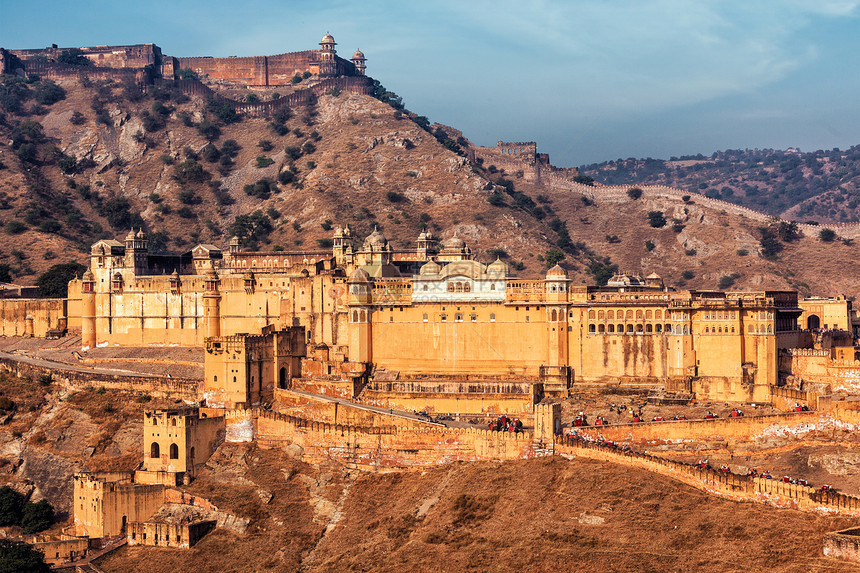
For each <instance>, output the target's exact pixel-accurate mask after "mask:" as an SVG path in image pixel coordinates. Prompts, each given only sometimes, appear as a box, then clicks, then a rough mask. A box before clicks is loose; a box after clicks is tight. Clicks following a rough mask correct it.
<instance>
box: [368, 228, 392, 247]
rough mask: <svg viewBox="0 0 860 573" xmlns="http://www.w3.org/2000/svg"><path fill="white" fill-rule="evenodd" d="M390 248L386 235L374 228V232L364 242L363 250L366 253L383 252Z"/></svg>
mask: <svg viewBox="0 0 860 573" xmlns="http://www.w3.org/2000/svg"><path fill="white" fill-rule="evenodd" d="M386 247H388V239H386V238H385V235H383V234H382V233H380V232H379V229H378V228H377V227H375V226H374V227H373V232H372V233H371V234H370V235H368V236H367V238H366V239H365V240H364V244H363V245H362V248H363V249H364V250H365V251H381V250H384V249H385V248H386Z"/></svg>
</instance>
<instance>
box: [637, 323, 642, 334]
mask: <svg viewBox="0 0 860 573" xmlns="http://www.w3.org/2000/svg"><path fill="white" fill-rule="evenodd" d="M636 332H640V333H641V332H642V325H641V324H637V325H636Z"/></svg>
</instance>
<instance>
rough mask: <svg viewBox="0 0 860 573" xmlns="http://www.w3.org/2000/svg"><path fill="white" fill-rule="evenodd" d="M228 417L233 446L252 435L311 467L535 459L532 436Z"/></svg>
mask: <svg viewBox="0 0 860 573" xmlns="http://www.w3.org/2000/svg"><path fill="white" fill-rule="evenodd" d="M226 418H227V436H228V438H227V439H228V441H230V440H234V441H243V439H244V438H245V436H246V435H247V434H248V432H249V431H250V433H251V435H252V438H253V439H254V440H256V442H257V443H258V444H260V446H262V447H285V446H288V445H295V446H298V447H300V448H301V451H302V458H303V460H304V461H306V462H308V463H317V462H321V461H324V460H327V459H335V460H338V461H341V462H343V463H346V464H347V465H349V466H350V467H355V468H360V469H365V470H372V471H384V470H387V469H396V468H414V467H426V466H435V465H438V464H444V463H450V462H456V461H477V460H483V459H500V460H505V459H523V458H530V457H534V456H535V455H536V451H535V448H534V445H533V443H532V436H531V434H515V433H509V432H490V431H487V430H479V429H474V428H465V429H463V428H456V429H455V428H442V427H428V428H420V429H419V428H402V427H390V426H389V427H375V428H374V427H358V426H350V425H341V424H328V423H325V422H315V421H309V420H303V419H301V418H296V417H294V416H289V415H285V414H279V413H276V412H267V411H263V410H258V409H254V410H233V411H229V412H227V413H226ZM249 422H250V425H251V426H253V427H252V428H249V427H248V424H249ZM233 425H239V426H241V431H231V426H233ZM237 438H238V439H237Z"/></svg>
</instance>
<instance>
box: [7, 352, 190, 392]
mask: <svg viewBox="0 0 860 573" xmlns="http://www.w3.org/2000/svg"><path fill="white" fill-rule="evenodd" d="M0 368H2V369H4V370H6V371H7V372H11V373H13V374H15V375H16V376H19V377H22V376H30V377H31V378H35V377H38V376H42V375H50V376H52V377H53V379H54V380H55V381H58V382H63V383H65V384H68V385H69V387H70V388H72V389H74V390H83V389H85V388H86V387H88V386H103V387H105V388H106V389H109V390H129V391H132V392H139V393H142V394H150V395H152V396H154V397H156V398H175V399H182V400H189V401H197V400H198V399H199V396H200V395H201V393H202V391H203V380H195V379H185V378H163V377H160V376H134V375H129V376H125V375H121V374H113V375H111V374H103V373H99V372H86V371H76V370H62V369H60V368H58V367H57V368H55V367H47V366H38V365H35V364H27V363H25V362H21V361H18V360H14V359H11V358H2V357H0Z"/></svg>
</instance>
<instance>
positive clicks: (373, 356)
mask: <svg viewBox="0 0 860 573" xmlns="http://www.w3.org/2000/svg"><path fill="white" fill-rule="evenodd" d="M333 243H334V246H333V248H332V250H331V251H325V252H324V251H308V252H283V251H282V252H245V251H242V250H241V249H240V248H239V246H238V242H237V241H232V242H231V244H230V245H229V246H228V248H227V250H226V251H222V250H221V249H219V248H218V247H216V246H214V245H198V246H197V247H195V248H194V249H192V250H191V251H189V252H187V253H184V254H181V255H173V256H163V255H152V254H150V253H149V252H148V249H147V241H146V237H145V234H144V233H142V232H138V233H134V232H132V233H129V235H128V236H127V237H126V240H125V242H124V243H120V242H118V241H110V240H105V241H99V242H98V243H96V244H95V245H93V247H92V249H91V258H90V268H89V269H88V271H87V272H86V273H85V275H84V276H83V278H82V279H78V280H74V281H72V282H71V283H70V291H69V292H70V300H69V307H70V308H71V309H73V310H70V317H69V324H70V327H72V328H74V326H75V325H76V324H80V328H81V332H82V335H83V344H84V346H88V347H92V346H97V345H98V346H103V345H131V346H141V345H144V346H145V345H161V344H176V345H193V346H204V345H205V346H207V348H209V347H210V346H212V345H213V344H215V343H216V341H217V342H219V343H221V344H227V345H230V344H232V343H233V342H235V341H232V342H231V340H232V339H231V338H230V337H232V336H235V335H238V334H250V335H260V334H262V333H264V329H269V330H267V332H270V331H272V330H273V329H274V331H285V330H286V329H290V328H293V327H298V328H299V329H301V334H299V335H296V334H295V333H293V334H291V335H289V336H290V340H291V342H290V349H287V350H283V349H282V350H280V351H279V350H277V349H275V350H271V349H270V350H271V352H275V353H277V352H280V353H281V355H282V356H287V355H291V356H295V355H296V348H298V346H299V344H300V343H301V344H305V345H307V350H306V352H305V353H306V354H307V355H308V357H309V358H308V361H313V360H317V359H318V360H323V359H322V358H315V357H318V356H320V355H319V353H317V352H316V350H317V349H324V355H325V358H324V360H323V361H324V362H326V366H325V368H317V369H316V370H315V371H323V372H335V373H336V375H338V376H340V375H341V373H344V372H349V373H350V375H352V376H367V375H368V374H369V373H370V372H371V371H372V370H373V369H376V370H377V371H379V370H388V371H392V372H395V373H396V375H397V376H399V377H400V378H401V379H402V378H409V377H438V376H443V377H448V378H463V379H468V378H475V377H480V378H483V379H501V378H506V377H507V378H515V379H522V380H542V381H544V382H546V383H547V384H552V383H555V384H558V385H560V386H561V387H562V388H564V387H565V386H566V385H567V384H569V383H570V382H571V381H572V382H573V383H574V384H618V383H632V384H655V383H660V384H665V385H667V386H668V387H670V388H673V389H678V390H686V391H696V390H698V391H699V392H704V393H705V394H707V395H710V396H713V397H719V398H724V399H743V400H747V399H749V400H761V399H763V394H764V392H765V391H766V388H767V386H768V385H769V384H775V383H776V382H777V376H778V372H777V354H778V350H779V349H780V348H783V347H797V346H800V345H801V344H800V342H799V340H800V337H801V333H800V331H799V329H798V317H799V316H800V314H801V312H802V310H801V309H800V307H799V306H798V298H797V293H796V292H793V291H762V292H718V291H675V290H672V289H668V288H665V287H664V286H663V283H662V280H661V279H660V277H659V276H657V275H655V274H652V275H649V276H648V277H645V278H642V277H638V276H635V275H631V274H622V275H618V276H616V277H613V279H612V280H611V281H610V282H609V285H608V286H604V287H589V286H583V285H575V284H571V282H570V280H569V279H568V277H567V275H566V273H565V271H564V270H563V269H562V268H560V267H554V268H552V269H550V270H549V271H548V272H547V274H546V276H545V277H544V278H542V279H536V280H524V279H520V278H516V277H514V276H512V275H511V274H510V273H509V271H508V267H507V265H506V264H505V263H504V262H502V261H501V260H496V261H494V262H492V263H489V264H484V263H481V262H479V261H476V260H475V259H474V258H473V255H472V253H471V251H470V249H469V248H468V247H467V246H466V244H465V242H464V241H463V240H462V239H460V238H459V237H456V236H454V237H450V238H449V239H447V240H446V241H444V242H442V243H441V244H439V243H438V242H437V241H436V239H435V238H434V237H433V236H432V235H429V234H427V233H422V234H421V235H420V236H419V238H418V243H417V246H416V248H415V249H411V250H409V249H401V250H398V249H394V248H393V247H392V246H391V245H390V244H389V242H388V241H387V240H386V238H385V237H384V235H383V234H382V233H381V232H379V231H378V230H375V231H374V232H373V233H372V234H371V235H370V236H369V237H367V238H366V239H365V240H364V241H363V242H362V243H361V244H360V246H359V245H358V243H354V242H353V237H352V236H351V231H350V229H349V228H348V227H347V228H344V229H341V228H338V229H336V230H335V232H334V241H333ZM75 308H78V309H79V310H80V312H79V317H76V316H74V309H75ZM297 336H298V337H299V338H300V340H296V337H297ZM207 339H211V341H212V342H209V343H207V342H206V341H207ZM247 342H248V341H246V340H245V341H242V342H241V345H242V348H243V353H246V354H247V353H254V352H255V351H253V350H249V349H248V348H245V346H244V345H245V344H246V343H247ZM236 344H239V343H238V342H236ZM266 345H268V342H267V343H266ZM294 347H295V348H294ZM213 348H214V347H213ZM266 348H269V346H266ZM267 352H269V350H267ZM257 353H259V352H257ZM224 354H225V356H226V355H228V354H230V352H226V353H224ZM234 354H235V353H234ZM290 364H291V366H290V368H288V372H289V376H290V377H295V376H297V375H299V374H298V372H297V370H300V368H299V367H298V366H296V365H295V363H293V362H291V363H290ZM332 365H335V366H332ZM225 367H226V366H225ZM213 372H214V370H213ZM243 372H245V373H246V374H247V373H248V372H250V370H247V369H245V370H243ZM277 372H280V370H279V369H275V370H274V371H272V372H271V373H269V374H267V375H266V376H268V377H269V378H272V380H267V382H266V384H264V385H261V382H260V381H259V380H256V381H255V387H257V388H258V390H260V389H261V388H263V387H264V386H266V385H268V387H271V386H272V385H273V384H274V382H275V379H276V378H277V376H278V374H277ZM223 375H224V374H222V376H223ZM344 375H345V374H344ZM249 376H250V375H249ZM207 377H208V374H207ZM209 383H210V384H211V383H212V381H210V382H209ZM242 386H243V387H244V386H245V384H243V385H242ZM222 391H223V390H222ZM258 395H259V393H258V394H255V395H254V396H253V397H246V398H248V399H249V400H250V402H251V403H253V402H257V401H258V398H257V396H258ZM239 398H241V396H239V397H236V396H234V397H231V398H229V399H228V400H227V401H228V402H231V403H240V402H244V401H245V400H242V399H239ZM216 401H219V400H216Z"/></svg>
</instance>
